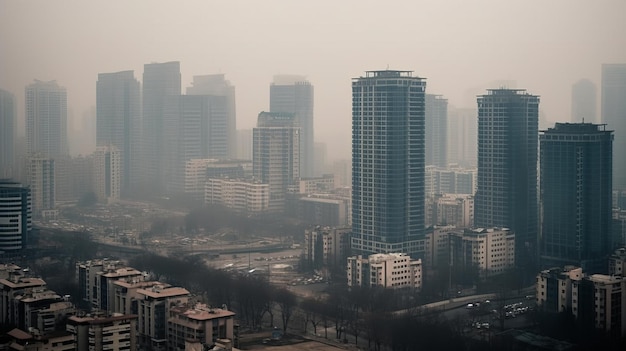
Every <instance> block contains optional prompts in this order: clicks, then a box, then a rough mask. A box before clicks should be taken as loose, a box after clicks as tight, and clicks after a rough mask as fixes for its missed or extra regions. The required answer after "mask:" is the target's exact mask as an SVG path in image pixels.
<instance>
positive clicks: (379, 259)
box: [348, 253, 422, 290]
mask: <svg viewBox="0 0 626 351" xmlns="http://www.w3.org/2000/svg"><path fill="white" fill-rule="evenodd" d="M348 286H370V287H376V286H378V287H383V288H391V289H401V288H413V289H418V290H419V289H421V288H422V260H421V259H418V260H412V259H411V257H410V256H408V255H407V254H403V253H388V254H373V255H369V256H368V257H367V258H364V257H363V256H360V255H359V256H352V257H348Z"/></svg>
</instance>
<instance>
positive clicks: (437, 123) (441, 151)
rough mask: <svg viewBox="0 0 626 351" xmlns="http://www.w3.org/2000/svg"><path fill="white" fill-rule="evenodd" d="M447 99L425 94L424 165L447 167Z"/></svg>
mask: <svg viewBox="0 0 626 351" xmlns="http://www.w3.org/2000/svg"><path fill="white" fill-rule="evenodd" d="M447 147H448V99H445V98H444V97H443V96H441V95H433V94H426V165H433V166H438V167H447V166H448V152H447Z"/></svg>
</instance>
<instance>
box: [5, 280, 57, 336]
mask: <svg viewBox="0 0 626 351" xmlns="http://www.w3.org/2000/svg"><path fill="white" fill-rule="evenodd" d="M44 288H46V282H45V281H44V280H43V279H41V278H31V277H27V276H24V275H18V274H12V275H10V276H9V278H7V279H0V318H2V319H1V320H0V324H4V325H11V324H13V325H19V321H20V320H21V319H22V318H23V316H22V314H21V312H20V311H19V310H18V309H17V305H16V304H15V303H13V301H14V300H15V299H16V298H17V297H19V296H23V295H26V294H29V293H31V292H32V291H34V290H38V289H39V290H41V289H44Z"/></svg>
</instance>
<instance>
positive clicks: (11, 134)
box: [0, 89, 17, 179]
mask: <svg viewBox="0 0 626 351" xmlns="http://www.w3.org/2000/svg"><path fill="white" fill-rule="evenodd" d="M16 123H17V121H16V105H15V97H14V96H13V94H11V93H9V92H8V91H6V90H2V89H0V179H2V178H14V177H15V176H17V172H15V171H14V167H15V128H16Z"/></svg>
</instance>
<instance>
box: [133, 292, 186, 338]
mask: <svg viewBox="0 0 626 351" xmlns="http://www.w3.org/2000/svg"><path fill="white" fill-rule="evenodd" d="M137 294H138V297H139V299H138V305H137V312H138V313H137V314H138V318H139V322H138V323H137V332H138V336H139V344H140V346H141V347H142V348H145V349H151V350H167V337H168V331H167V328H168V323H167V321H168V319H169V315H170V309H171V308H172V307H174V306H177V305H180V304H185V303H187V302H188V301H189V297H190V294H189V291H187V290H186V289H183V288H178V287H163V286H153V287H151V288H147V289H138V290H137Z"/></svg>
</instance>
